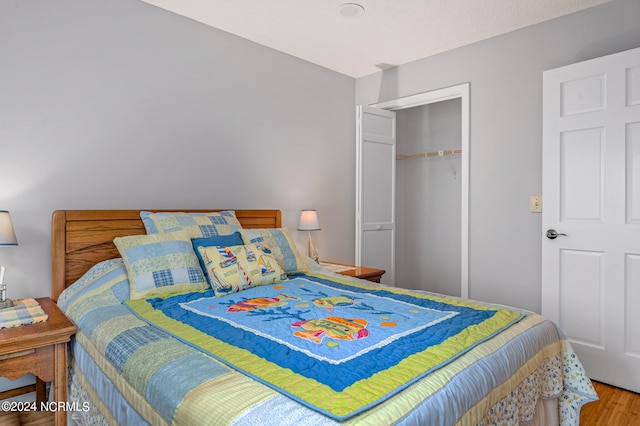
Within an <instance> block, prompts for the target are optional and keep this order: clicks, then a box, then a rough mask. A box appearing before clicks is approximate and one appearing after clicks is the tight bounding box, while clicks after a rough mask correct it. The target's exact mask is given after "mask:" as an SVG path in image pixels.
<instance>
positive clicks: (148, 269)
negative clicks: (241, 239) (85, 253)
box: [113, 231, 209, 299]
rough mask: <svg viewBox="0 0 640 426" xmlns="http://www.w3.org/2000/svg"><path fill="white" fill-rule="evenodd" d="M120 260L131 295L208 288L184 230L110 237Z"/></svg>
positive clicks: (141, 295) (157, 294)
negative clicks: (127, 279)
mask: <svg viewBox="0 0 640 426" xmlns="http://www.w3.org/2000/svg"><path fill="white" fill-rule="evenodd" d="M113 243H114V244H115V245H116V247H117V248H118V251H119V252H120V256H122V260H123V261H124V264H125V267H126V269H127V275H128V278H129V293H130V297H131V299H142V298H147V297H156V296H162V295H167V294H176V293H187V292H192V291H203V290H206V289H207V288H209V285H208V283H207V281H206V279H205V277H204V274H203V272H202V269H201V268H200V264H199V262H198V258H197V257H196V254H195V252H194V251H193V245H191V238H189V235H188V234H187V232H186V231H181V232H171V233H166V234H154V235H132V236H129V237H119V238H116V239H114V240H113Z"/></svg>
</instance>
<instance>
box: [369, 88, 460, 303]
mask: <svg viewBox="0 0 640 426" xmlns="http://www.w3.org/2000/svg"><path fill="white" fill-rule="evenodd" d="M372 106H373V107H376V108H381V109H386V110H392V111H394V112H395V113H396V171H395V173H396V176H395V181H396V187H395V194H396V196H395V197H396V199H395V219H396V222H395V254H394V256H395V282H397V283H402V285H403V286H407V287H409V288H416V289H420V290H426V291H433V292H436V293H442V294H447V295H452V296H459V297H464V298H468V297H469V282H468V281H469V277H468V265H469V244H468V241H469V231H468V229H469V201H468V200H469V145H470V144H469V84H468V83H467V84H462V85H458V86H454V87H449V88H445V89H440V90H435V91H431V92H427V93H421V94H418V95H414V96H409V97H405V98H400V99H396V100H394V101H389V102H384V103H381V104H376V105H372Z"/></svg>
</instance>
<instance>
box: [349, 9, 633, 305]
mask: <svg viewBox="0 0 640 426" xmlns="http://www.w3.org/2000/svg"><path fill="white" fill-rule="evenodd" d="M638 46H640V2H639V1H637V0H614V1H612V2H610V3H608V4H605V5H602V6H599V7H595V8H592V9H588V10H585V11H582V12H578V13H575V14H572V15H568V16H565V17H561V18H558V19H555V20H553V21H549V22H546V23H542V24H539V25H535V26H532V27H528V28H525V29H522V30H518V31H514V32H512V33H509V34H506V35H503V36H500V37H496V38H493V39H489V40H486V41H483V42H480V43H476V44H473V45H470V46H466V47H462V48H459V49H455V50H452V51H449V52H445V53H443V54H439V55H436V56H432V57H429V58H425V59H423V60H419V61H416V62H412V63H409V64H406V65H403V66H400V67H397V68H395V69H389V70H387V71H384V72H381V73H377V74H373V75H370V76H366V77H363V78H359V79H357V80H356V103H359V104H365V105H369V104H373V103H377V102H383V101H388V100H392V99H396V98H399V97H402V96H408V95H413V94H416V93H421V92H426V91H429V90H434V89H439V88H442V87H447V86H452V85H456V84H460V83H464V82H470V83H471V152H470V161H471V170H470V173H471V183H470V247H469V248H470V265H469V274H470V278H469V282H470V296H471V297H472V298H474V299H482V300H487V301H492V302H498V303H505V304H509V305H514V306H518V307H522V308H527V309H531V310H534V311H538V312H539V311H540V291H541V290H540V287H541V238H542V237H541V216H540V214H534V213H529V195H532V194H540V193H541V188H542V167H541V164H542V152H541V151H542V148H541V147H542V143H541V138H542V118H541V116H542V72H543V71H544V70H547V69H552V68H556V67H560V66H563V65H567V64H571V63H575V62H580V61H583V60H587V59H592V58H596V57H599V56H603V55H607V54H612V53H616V52H620V51H623V50H627V49H631V48H635V47H638ZM543 207H544V200H543ZM398 284H399V285H404V283H398Z"/></svg>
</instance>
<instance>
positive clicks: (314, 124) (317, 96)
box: [0, 0, 355, 298]
mask: <svg viewBox="0 0 640 426" xmlns="http://www.w3.org/2000/svg"><path fill="white" fill-rule="evenodd" d="M0 58H1V59H0V209H6V210H9V211H10V212H11V215H12V219H13V223H14V226H15V230H16V234H17V237H18V242H19V244H20V245H19V246H18V247H13V248H0V264H3V265H6V266H7V274H6V279H5V281H6V282H7V284H8V285H9V286H10V287H9V290H8V292H9V294H8V295H9V297H12V298H20V297H40V296H48V295H50V275H51V274H50V269H51V266H50V261H51V260H50V259H51V249H50V244H51V243H50V239H51V231H50V226H51V213H52V212H53V211H54V210H56V209H92V208H95V209H100V208H105V209H127V208H131V209H138V208H173V209H175V208H277V209H281V210H282V211H283V222H284V225H285V226H288V227H290V228H292V229H295V228H296V226H297V220H298V214H299V210H300V209H302V208H316V209H317V210H318V213H319V216H320V223H321V225H322V231H320V232H317V233H315V234H314V238H316V239H317V241H318V245H319V247H320V250H321V255H326V256H328V254H329V253H331V257H332V258H334V259H335V260H344V261H352V260H353V256H354V237H353V236H354V232H355V230H354V196H355V195H354V193H355V190H354V187H355V185H354V184H353V182H354V179H355V176H354V167H353V165H354V163H355V152H354V107H353V100H354V97H355V81H354V79H352V78H350V77H346V76H344V75H341V74H338V73H335V72H332V71H329V70H327V69H324V68H321V67H318V66H316V65H313V64H310V63H308V62H305V61H302V60H299V59H296V58H294V57H291V56H288V55H285V54H282V53H279V52H276V51H274V50H272V49H268V48H265V47H262V46H259V45H257V44H254V43H252V42H249V41H247V40H244V39H241V38H239V37H236V36H232V35H230V34H228V33H225V32H222V31H219V30H216V29H213V28H210V27H207V26H205V25H202V24H199V23H196V22H194V21H191V20H189V19H186V18H182V17H179V16H177V15H174V14H172V13H170V12H166V11H163V10H161V9H158V8H156V7H154V6H151V5H148V4H146V3H143V2H140V1H137V0H109V1H103V0H56V1H55V2H54V1H40V0H4V1H2V2H0ZM293 234H294V235H295V236H296V237H297V239H298V241H299V242H301V244H302V246H303V247H304V245H303V244H304V239H305V236H306V235H305V234H303V233H299V232H297V231H293Z"/></svg>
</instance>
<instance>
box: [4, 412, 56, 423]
mask: <svg viewBox="0 0 640 426" xmlns="http://www.w3.org/2000/svg"><path fill="white" fill-rule="evenodd" d="M0 425H2V426H53V413H51V412H47V411H31V412H22V413H16V412H4V411H0Z"/></svg>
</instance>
